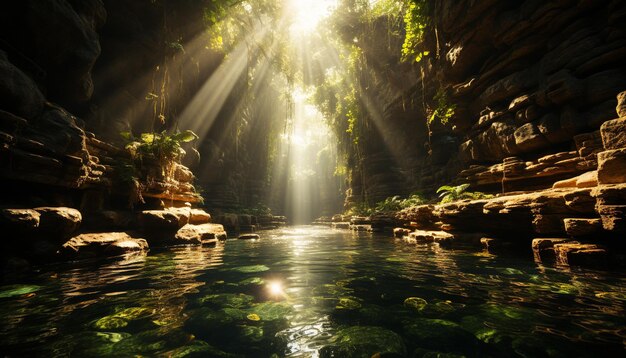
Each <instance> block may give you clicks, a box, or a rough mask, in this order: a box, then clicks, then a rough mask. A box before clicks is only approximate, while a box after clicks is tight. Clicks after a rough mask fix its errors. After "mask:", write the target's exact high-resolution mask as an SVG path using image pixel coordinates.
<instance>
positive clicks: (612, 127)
mask: <svg viewBox="0 0 626 358" xmlns="http://www.w3.org/2000/svg"><path fill="white" fill-rule="evenodd" d="M600 134H601V135H602V144H603V145H604V149H606V150H610V149H620V148H626V117H624V118H618V119H613V120H610V121H606V122H604V123H602V126H601V127H600Z"/></svg>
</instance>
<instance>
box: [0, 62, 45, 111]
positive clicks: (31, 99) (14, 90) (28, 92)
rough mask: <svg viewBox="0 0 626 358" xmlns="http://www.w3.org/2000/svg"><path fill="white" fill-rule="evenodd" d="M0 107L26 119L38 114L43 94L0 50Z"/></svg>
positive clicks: (42, 101) (41, 107)
mask: <svg viewBox="0 0 626 358" xmlns="http://www.w3.org/2000/svg"><path fill="white" fill-rule="evenodd" d="M0 78H2V81H1V82H0V108H2V109H3V110H5V111H9V112H11V113H14V114H16V115H18V116H21V117H24V118H26V119H31V118H34V117H36V116H37V115H39V114H40V113H41V111H42V109H43V104H44V96H43V94H42V93H41V91H40V90H39V88H38V87H37V85H36V84H35V82H33V80H31V79H30V77H28V76H27V75H26V74H25V73H24V72H22V71H21V70H20V69H19V68H17V67H15V66H14V65H13V64H12V63H11V62H9V60H8V58H7V55H6V53H5V52H4V51H1V50H0Z"/></svg>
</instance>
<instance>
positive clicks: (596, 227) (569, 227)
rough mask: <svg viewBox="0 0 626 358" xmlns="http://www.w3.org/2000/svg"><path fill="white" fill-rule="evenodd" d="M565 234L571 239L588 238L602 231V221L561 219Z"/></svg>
mask: <svg viewBox="0 0 626 358" xmlns="http://www.w3.org/2000/svg"><path fill="white" fill-rule="evenodd" d="M563 224H564V225H565V232H566V233H567V235H569V236H572V237H580V236H590V235H594V234H597V233H599V232H600V231H602V220H600V219H579V218H567V219H563Z"/></svg>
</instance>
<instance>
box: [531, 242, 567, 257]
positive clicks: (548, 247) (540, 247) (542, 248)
mask: <svg viewBox="0 0 626 358" xmlns="http://www.w3.org/2000/svg"><path fill="white" fill-rule="evenodd" d="M565 242H569V240H568V239H560V238H559V239H552V238H541V239H533V241H532V249H533V256H534V257H535V261H536V262H539V263H552V262H555V260H556V254H555V252H554V245H555V244H560V243H565Z"/></svg>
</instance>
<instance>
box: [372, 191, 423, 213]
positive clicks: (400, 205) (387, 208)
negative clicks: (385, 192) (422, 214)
mask: <svg viewBox="0 0 626 358" xmlns="http://www.w3.org/2000/svg"><path fill="white" fill-rule="evenodd" d="M423 203H424V198H422V197H421V196H420V195H419V194H411V195H410V196H409V197H408V198H406V199H402V198H401V197H400V196H399V195H395V196H392V197H388V198H386V199H385V200H383V201H379V202H378V203H376V207H375V211H376V212H379V213H391V212H395V211H400V210H402V209H406V208H408V207H411V206H415V205H420V204H423Z"/></svg>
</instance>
